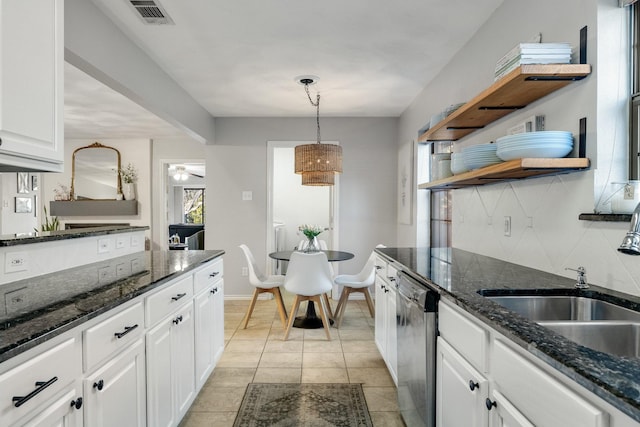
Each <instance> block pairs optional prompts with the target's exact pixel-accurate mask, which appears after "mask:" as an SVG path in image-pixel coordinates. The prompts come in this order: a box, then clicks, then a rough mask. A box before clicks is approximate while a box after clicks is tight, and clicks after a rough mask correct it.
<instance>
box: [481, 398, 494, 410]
mask: <svg viewBox="0 0 640 427" xmlns="http://www.w3.org/2000/svg"><path fill="white" fill-rule="evenodd" d="M484 404H485V406H486V407H487V410H488V411H490V410H491V408H493V407H494V406H496V402H492V401H491V399H489V398H488V397H487V398H486V399H485V401H484Z"/></svg>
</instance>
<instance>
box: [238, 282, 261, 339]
mask: <svg viewBox="0 0 640 427" xmlns="http://www.w3.org/2000/svg"><path fill="white" fill-rule="evenodd" d="M259 294H260V291H259V290H258V288H255V289H254V290H253V297H252V298H251V303H249V309H248V310H247V315H246V317H245V319H244V326H243V327H242V329H247V325H248V324H249V319H250V318H251V314H252V313H253V309H254V308H255V306H256V301H257V300H258V295H259Z"/></svg>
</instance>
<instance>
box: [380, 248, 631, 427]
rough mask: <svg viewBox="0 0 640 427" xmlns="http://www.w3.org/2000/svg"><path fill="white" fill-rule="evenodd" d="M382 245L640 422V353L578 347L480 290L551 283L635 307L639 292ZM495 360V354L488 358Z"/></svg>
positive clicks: (470, 256)
mask: <svg viewBox="0 0 640 427" xmlns="http://www.w3.org/2000/svg"><path fill="white" fill-rule="evenodd" d="M375 251H376V253H377V254H378V255H379V256H381V257H382V258H383V259H385V260H386V261H388V262H389V263H390V264H391V265H394V266H395V267H396V268H397V269H398V270H402V271H404V272H406V273H407V274H409V275H410V276H412V277H414V278H416V279H418V280H420V281H423V282H425V283H427V284H428V285H430V286H432V287H434V288H435V289H436V290H437V291H438V292H439V293H440V298H441V301H442V302H445V303H447V304H448V305H449V306H452V307H454V308H457V309H460V311H461V312H464V313H465V314H467V315H469V316H468V317H469V318H473V319H475V320H478V321H479V322H478V323H481V324H483V325H485V326H486V327H488V328H489V329H491V330H494V331H497V333H498V334H500V335H501V336H503V337H504V338H505V339H506V340H508V341H509V343H510V344H515V345H516V346H517V347H519V348H520V349H521V350H522V351H523V352H525V353H526V354H528V355H530V356H533V358H535V359H534V360H536V361H542V362H544V365H545V366H548V367H551V369H552V370H553V372H555V373H556V374H557V373H560V374H562V375H560V378H561V379H562V381H563V382H565V383H567V381H568V382H570V383H576V384H579V385H580V386H582V387H584V389H586V390H588V391H589V392H590V393H593V394H594V395H596V396H597V397H599V398H601V399H602V400H603V401H604V402H606V403H607V404H610V405H611V406H612V407H613V408H615V409H616V410H619V411H620V412H622V413H623V414H625V415H626V416H628V417H630V419H632V420H635V422H640V359H638V358H632V357H619V356H615V355H611V354H607V353H603V352H599V351H595V350H591V349H589V348H587V347H584V346H581V345H578V344H576V343H574V342H573V341H570V340H568V339H566V338H564V337H563V336H561V335H559V334H557V333H554V332H553V331H551V330H550V329H547V328H545V327H543V326H541V325H538V324H537V323H535V322H534V321H531V320H528V319H525V318H524V317H522V316H519V315H518V314H516V313H514V312H513V311H511V310H508V309H506V308H504V307H502V306H501V305H498V304H496V303H495V302H493V301H491V300H489V299H487V298H485V297H484V296H482V295H481V294H480V293H479V291H481V290H502V292H501V294H504V293H507V294H508V293H510V292H513V293H514V294H515V293H517V290H531V291H535V292H536V293H539V294H545V293H548V292H549V290H552V289H565V290H567V291H568V292H569V293H571V294H572V295H578V296H587V297H588V296H597V298H598V299H601V300H605V301H610V302H613V303H615V304H618V305H623V306H626V307H628V308H630V309H632V310H636V311H640V298H638V297H634V296H631V295H627V294H623V293H619V292H615V291H612V290H609V289H605V288H601V287H597V286H590V287H589V289H586V290H577V289H574V287H575V286H574V285H575V283H576V280H575V279H569V278H565V277H561V276H557V275H554V274H550V273H546V272H542V271H539V270H535V269H531V268H527V267H523V266H520V265H516V264H512V263H508V262H504V261H501V260H498V259H495V258H490V257H486V256H482V255H478V254H474V253H469V252H466V251H462V250H457V249H451V248H432V249H428V248H425V249H416V248H378V249H376V250H375ZM571 267H577V266H571ZM487 346H488V347H490V346H493V344H487ZM399 351H401V349H399ZM491 363H492V361H491V360H489V361H488V364H491ZM471 389H472V390H473V389H474V387H471ZM489 402H491V401H490V400H489ZM487 405H489V403H487ZM489 406H490V405H489ZM539 410H541V411H544V410H545V409H544V408H539ZM494 412H495V411H494ZM618 423H619V421H618ZM618 423H615V424H613V425H619V424H618ZM604 425H608V424H604ZM624 425H627V424H624Z"/></svg>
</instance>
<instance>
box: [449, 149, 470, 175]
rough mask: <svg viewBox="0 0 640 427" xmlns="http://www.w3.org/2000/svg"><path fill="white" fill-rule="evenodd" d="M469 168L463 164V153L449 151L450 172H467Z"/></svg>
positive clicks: (455, 173)
mask: <svg viewBox="0 0 640 427" xmlns="http://www.w3.org/2000/svg"><path fill="white" fill-rule="evenodd" d="M468 170H469V168H468V167H467V166H466V165H465V164H464V154H463V153H451V172H452V173H453V174H454V175H457V174H459V173H464V172H467V171H468Z"/></svg>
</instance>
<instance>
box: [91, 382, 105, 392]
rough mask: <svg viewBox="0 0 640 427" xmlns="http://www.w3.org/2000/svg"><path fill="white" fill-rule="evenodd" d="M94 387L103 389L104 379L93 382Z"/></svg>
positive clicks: (99, 389)
mask: <svg viewBox="0 0 640 427" xmlns="http://www.w3.org/2000/svg"><path fill="white" fill-rule="evenodd" d="M93 388H97V389H98V391H102V389H103V388H104V380H100V381H98V382H96V383H93Z"/></svg>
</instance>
